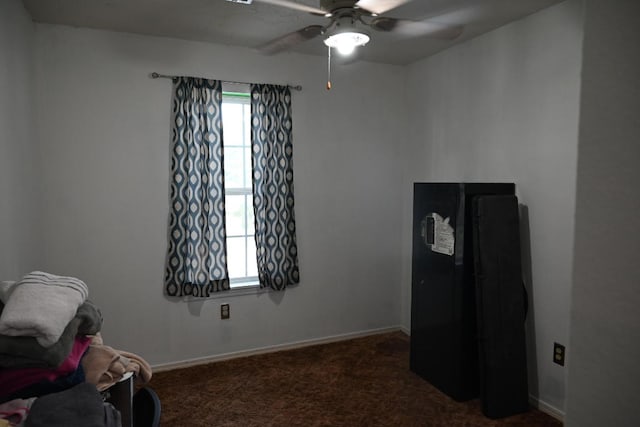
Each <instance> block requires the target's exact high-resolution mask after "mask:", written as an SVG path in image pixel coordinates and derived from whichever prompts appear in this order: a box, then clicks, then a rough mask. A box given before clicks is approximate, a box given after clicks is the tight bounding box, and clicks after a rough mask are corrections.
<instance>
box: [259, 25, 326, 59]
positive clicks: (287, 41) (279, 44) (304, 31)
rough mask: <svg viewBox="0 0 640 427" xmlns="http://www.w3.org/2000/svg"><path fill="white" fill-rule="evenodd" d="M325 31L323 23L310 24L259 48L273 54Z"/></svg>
mask: <svg viewBox="0 0 640 427" xmlns="http://www.w3.org/2000/svg"><path fill="white" fill-rule="evenodd" d="M323 31H324V27H323V26H322V25H309V26H308V27H304V28H301V29H299V30H298V31H294V32H292V33H289V34H285V35H284V36H280V37H278V38H277V39H274V40H271V41H270V42H267V43H265V44H263V45H262V46H260V47H259V48H258V50H259V51H260V52H261V53H263V54H265V55H273V54H276V53H278V52H282V51H283V50H286V49H289V48H290V47H293V46H295V45H297V44H299V43H302V42H304V41H307V40H309V39H312V38H314V37H316V36H319V35H320V34H322V32H323Z"/></svg>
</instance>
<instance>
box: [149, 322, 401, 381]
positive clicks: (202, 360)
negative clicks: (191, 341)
mask: <svg viewBox="0 0 640 427" xmlns="http://www.w3.org/2000/svg"><path fill="white" fill-rule="evenodd" d="M395 331H402V332H405V331H404V329H403V328H402V327H400V326H393V327H388V328H379V329H369V330H366V331H358V332H350V333H347V334H340V335H331V336H328V337H322V338H313V339H309V340H303V341H294V342H290V343H285V344H276V345H270V346H267V347H259V348H254V349H250V350H241V351H234V352H230V353H223V354H217V355H214V356H205V357H198V358H195V359H187V360H181V361H177V362H169V363H160V364H158V365H153V366H152V369H153V372H163V371H170V370H172V369H180V368H188V367H191V366H197V365H203V364H206V363H212V362H220V361H222V360H229V359H235V358H238V357H247V356H254V355H257V354H264V353H273V352H276V351H283V350H293V349H295V348H302V347H309V346H312V345H318V344H328V343H332V342H338V341H346V340H351V339H354V338H361V337H366V336H369V335H378V334H386V333H389V332H395ZM405 333H406V332H405Z"/></svg>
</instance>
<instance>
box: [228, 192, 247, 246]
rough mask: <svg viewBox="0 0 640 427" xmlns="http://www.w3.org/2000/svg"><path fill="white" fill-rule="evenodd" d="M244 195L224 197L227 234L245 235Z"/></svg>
mask: <svg viewBox="0 0 640 427" xmlns="http://www.w3.org/2000/svg"><path fill="white" fill-rule="evenodd" d="M245 197H246V196H243V195H237V196H233V195H231V196H226V197H225V209H226V214H227V215H226V220H227V236H243V235H245V222H244V221H245Z"/></svg>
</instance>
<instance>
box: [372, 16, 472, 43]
mask: <svg viewBox="0 0 640 427" xmlns="http://www.w3.org/2000/svg"><path fill="white" fill-rule="evenodd" d="M369 25H370V26H371V28H373V29H375V30H378V31H393V32H394V33H398V34H402V35H404V36H406V37H421V36H429V37H432V38H436V39H441V40H453V39H455V38H457V37H458V36H460V34H462V31H463V30H464V26H462V25H450V24H442V23H438V22H433V21H428V20H427V21H410V20H406V19H395V18H386V17H378V18H375V19H374V20H373V21H371V23H370V24H369Z"/></svg>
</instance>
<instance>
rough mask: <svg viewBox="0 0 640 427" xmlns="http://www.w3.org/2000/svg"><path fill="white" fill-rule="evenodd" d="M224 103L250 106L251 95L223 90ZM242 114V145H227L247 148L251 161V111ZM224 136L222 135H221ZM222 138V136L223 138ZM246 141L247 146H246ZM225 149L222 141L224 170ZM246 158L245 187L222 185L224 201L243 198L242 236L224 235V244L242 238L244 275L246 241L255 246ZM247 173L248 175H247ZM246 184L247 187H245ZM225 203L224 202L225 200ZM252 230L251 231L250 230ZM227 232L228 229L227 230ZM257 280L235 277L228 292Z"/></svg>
mask: <svg viewBox="0 0 640 427" xmlns="http://www.w3.org/2000/svg"><path fill="white" fill-rule="evenodd" d="M225 103H227V104H241V105H243V106H244V105H250V104H251V95H250V93H248V92H236V91H226V90H223V92H222V104H223V105H224V104H225ZM244 114H245V113H244V112H243V124H242V140H243V144H242V145H229V148H232V147H233V148H238V147H239V148H245V147H247V148H248V149H249V154H250V155H249V159H251V123H250V121H251V111H250V110H249V115H248V117H245V116H244ZM246 120H249V126H247V123H246ZM223 132H224V118H223ZM223 135H224V133H223ZM223 138H224V136H223ZM247 141H248V144H247ZM226 149H227V145H226V144H225V143H224V140H223V156H224V159H225V161H224V168H225V170H226V168H227V161H226V159H227V156H226V155H225V154H226V153H225V151H224V150H226ZM246 161H247V156H246V155H244V154H243V156H242V163H243V171H242V174H243V177H244V178H246V177H247V176H248V177H249V181H250V182H249V183H246V182H245V187H228V186H227V183H226V180H225V185H224V191H225V199H226V197H227V196H244V201H245V202H244V203H245V208H244V221H243V223H244V228H245V229H244V234H237V235H236V234H234V235H229V234H227V235H226V244H227V247H228V239H229V238H230V237H231V238H238V237H242V238H244V239H245V242H244V271H245V273H247V270H248V265H249V264H248V260H249V254H248V244H247V243H248V239H250V238H253V243H254V245H255V219H254V221H253V224H249V221H248V220H249V218H250V217H252V216H250V212H249V209H253V182H252V177H253V170H252V165H251V163H249V164H247V163H246ZM247 168H248V170H247ZM247 172H249V173H247ZM247 184H248V186H246V185H247ZM225 203H226V200H225ZM225 217H226V209H225ZM225 222H226V218H225ZM251 229H252V230H251ZM250 230H251V231H252V233H251V234H249V232H250ZM226 231H228V228H227V230H226ZM228 257H229V254H228V253H227V263H228V262H229V261H228ZM259 284H260V283H259V279H258V275H257V274H256V275H255V276H244V277H236V278H233V279H232V278H231V277H230V278H229V286H230V288H231V289H230V290H243V289H244V290H247V289H251V288H257V287H258V286H259Z"/></svg>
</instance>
